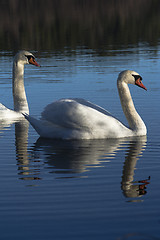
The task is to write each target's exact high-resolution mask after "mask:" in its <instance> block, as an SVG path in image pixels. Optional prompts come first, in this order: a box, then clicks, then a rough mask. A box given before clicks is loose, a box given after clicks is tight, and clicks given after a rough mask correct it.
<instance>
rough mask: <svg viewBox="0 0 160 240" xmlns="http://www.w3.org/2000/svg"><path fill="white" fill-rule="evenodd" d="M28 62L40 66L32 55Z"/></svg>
mask: <svg viewBox="0 0 160 240" xmlns="http://www.w3.org/2000/svg"><path fill="white" fill-rule="evenodd" d="M29 63H30V64H33V65H35V66H37V67H40V65H39V64H38V63H37V62H36V60H35V59H34V58H33V57H31V58H30V59H29Z"/></svg>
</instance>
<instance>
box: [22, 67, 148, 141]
mask: <svg viewBox="0 0 160 240" xmlns="http://www.w3.org/2000/svg"><path fill="white" fill-rule="evenodd" d="M129 83H130V84H135V85H137V86H139V87H141V88H144V89H145V90H147V89H146V87H145V86H144V85H143V84H142V78H141V76H140V75H139V74H138V73H136V72H134V71H130V70H126V71H123V72H121V73H120V74H119V76H118V80H117V86H118V91H119V96H120V100H121V104H122V108H123V111H124V114H125V116H126V118H127V120H128V124H129V128H127V127H126V126H125V125H123V124H122V123H121V122H120V121H119V120H118V119H116V118H115V117H113V116H112V115H111V114H110V113H109V112H107V111H106V110H104V109H103V108H101V107H99V106H97V105H94V104H92V103H90V102H88V101H85V100H83V99H61V100H59V101H56V102H53V103H51V104H49V105H47V106H46V108H45V109H44V111H43V112H42V114H41V115H42V118H41V120H37V119H35V118H33V117H31V116H29V115H27V114H26V115H25V117H26V119H27V120H28V121H29V122H30V123H31V125H32V126H33V127H34V128H35V130H36V131H37V133H38V134H39V135H40V136H41V137H45V138H61V139H100V138H121V137H130V136H142V135H146V133H147V130H146V126H145V124H144V122H143V121H142V119H141V117H140V116H139V115H138V113H137V112H136V109H135V107H134V104H133V101H132V98H131V95H130V91H129V88H128V84H129Z"/></svg>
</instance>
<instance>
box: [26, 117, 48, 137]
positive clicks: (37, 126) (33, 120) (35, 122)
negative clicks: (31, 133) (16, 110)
mask: <svg viewBox="0 0 160 240" xmlns="http://www.w3.org/2000/svg"><path fill="white" fill-rule="evenodd" d="M22 114H23V116H24V117H25V119H27V120H28V122H29V123H30V124H31V125H32V127H33V128H34V129H35V130H36V132H37V133H38V134H39V135H40V136H41V135H42V129H43V128H44V126H43V125H42V123H41V121H40V120H38V119H36V118H34V117H31V116H30V115H28V114H27V113H22Z"/></svg>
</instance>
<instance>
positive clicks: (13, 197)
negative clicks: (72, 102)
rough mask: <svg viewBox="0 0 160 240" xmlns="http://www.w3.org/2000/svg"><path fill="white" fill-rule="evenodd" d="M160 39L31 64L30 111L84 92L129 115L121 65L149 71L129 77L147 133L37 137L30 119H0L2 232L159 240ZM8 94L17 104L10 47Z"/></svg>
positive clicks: (1, 67) (4, 93)
mask: <svg viewBox="0 0 160 240" xmlns="http://www.w3.org/2000/svg"><path fill="white" fill-rule="evenodd" d="M159 57H160V51H159V48H156V49H155V48H154V47H153V48H151V47H147V46H140V47H139V48H131V49H127V50H124V51H123V50H119V51H118V50H117V51H114V52H108V54H106V56H98V55H97V54H96V53H94V52H93V51H89V50H83V51H80V50H79V51H76V52H73V53H69V52H67V51H66V53H63V54H57V53H56V54H55V53H50V54H48V53H42V54H41V55H40V57H39V59H37V61H38V62H39V63H40V64H41V65H42V67H41V68H40V69H38V68H34V67H33V66H27V67H26V68H25V86H26V92H27V97H28V102H29V106H30V113H31V115H33V116H35V117H40V112H41V111H42V110H43V108H44V106H45V105H47V104H48V103H50V102H52V101H54V100H56V99H60V98H65V97H80V98H85V99H87V100H89V101H91V102H93V103H96V104H98V105H100V106H102V107H104V108H106V109H107V110H109V111H110V112H111V113H113V114H114V115H115V116H116V117H117V118H119V119H121V120H122V121H123V122H124V123H126V120H125V117H124V115H123V112H122V109H121V105H120V102H119V98H118V93H117V89H116V78H117V75H118V73H119V72H120V71H122V70H124V69H132V70H135V71H137V72H138V73H139V74H141V75H142V76H143V81H144V85H145V86H146V87H147V88H148V91H147V92H146V91H143V90H142V89H139V88H136V87H134V86H131V87H130V89H131V93H132V96H133V99H134V103H135V105H136V109H137V111H138V112H139V114H140V115H141V116H142V118H143V120H144V122H145V123H146V125H147V129H148V135H147V137H139V138H134V139H119V140H83V141H60V140H44V139H39V137H38V135H37V133H36V132H35V131H34V129H33V128H32V127H31V126H29V125H28V123H27V122H26V121H25V120H24V121H21V122H17V123H11V122H9V121H8V122H4V121H3V122H2V121H1V123H0V153H1V157H0V159H1V160H0V178H1V179H0V180H1V181H0V191H1V198H0V212H1V219H0V230H1V238H2V239H7V240H8V239H12V238H14V239H22V238H23V239H110V240H112V239H116V240H122V239H159V238H160V230H159V220H160V219H159V214H160V207H159V198H160V193H159V190H158V189H159V176H160V174H159V173H160V162H159V155H160V144H159V115H160V109H159V102H160V94H159V90H160V82H159V75H160V74H159V73H160V61H159ZM0 59H1V61H0V72H1V73H0V84H1V87H0V99H1V100H0V102H2V103H3V104H5V105H6V106H7V107H10V108H12V91H11V70H12V56H11V54H10V53H7V52H1V53H0Z"/></svg>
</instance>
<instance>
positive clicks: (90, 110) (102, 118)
mask: <svg viewBox="0 0 160 240" xmlns="http://www.w3.org/2000/svg"><path fill="white" fill-rule="evenodd" d="M41 115H42V120H47V121H49V122H51V123H52V124H54V125H57V126H60V127H63V128H64V127H65V128H72V129H83V130H84V129H86V130H87V129H92V128H96V127H99V126H102V125H103V126H104V125H106V124H107V121H108V120H109V119H111V118H113V117H112V116H111V114H110V113H109V112H107V111H106V110H104V109H103V108H100V107H99V106H97V105H95V104H92V103H90V102H88V101H85V100H83V99H61V100H59V101H56V102H53V103H51V104H49V105H47V106H46V108H45V109H44V111H43V112H42V114H41Z"/></svg>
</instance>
